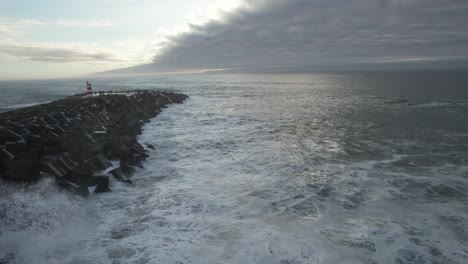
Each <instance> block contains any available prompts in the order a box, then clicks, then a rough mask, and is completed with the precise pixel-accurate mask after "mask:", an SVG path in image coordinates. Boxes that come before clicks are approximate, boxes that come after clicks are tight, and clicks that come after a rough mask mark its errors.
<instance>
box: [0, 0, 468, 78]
mask: <svg viewBox="0 0 468 264" xmlns="http://www.w3.org/2000/svg"><path fill="white" fill-rule="evenodd" d="M467 25H468V1H466V0H211V1H210V0H171V1H166V0H93V1H91V0H81V1H58V0H41V1H39V0H15V1H13V0H0V68H1V71H0V79H23V78H25V79H34V78H63V77H73V76H78V75H83V74H90V73H94V72H106V73H109V74H147V73H181V72H182V73H184V72H186V73H191V72H200V71H206V70H231V71H236V70H243V69H244V70H246V71H247V70H254V69H257V70H278V71H281V70H284V69H334V68H344V69H345V68H349V69H353V68H359V67H361V68H362V67H364V68H366V67H367V68H379V67H380V68H398V67H402V66H404V65H412V66H414V67H425V66H426V67H432V66H434V65H443V66H447V67H451V66H457V67H458V66H460V65H461V66H467V65H468V64H466V62H467V61H468V26H467ZM114 69H117V70H114ZM109 70H114V71H110V72H108V71H109Z"/></svg>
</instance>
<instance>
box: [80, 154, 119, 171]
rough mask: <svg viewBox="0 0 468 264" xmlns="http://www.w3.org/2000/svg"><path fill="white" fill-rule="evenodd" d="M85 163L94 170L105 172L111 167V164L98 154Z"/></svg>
mask: <svg viewBox="0 0 468 264" xmlns="http://www.w3.org/2000/svg"><path fill="white" fill-rule="evenodd" d="M85 162H86V163H87V164H89V165H92V166H93V167H94V168H95V170H105V169H107V168H109V167H110V166H112V164H111V163H110V162H109V161H108V160H107V159H106V158H105V157H104V156H103V155H102V154H98V155H96V156H94V157H92V158H91V159H89V160H87V161H85Z"/></svg>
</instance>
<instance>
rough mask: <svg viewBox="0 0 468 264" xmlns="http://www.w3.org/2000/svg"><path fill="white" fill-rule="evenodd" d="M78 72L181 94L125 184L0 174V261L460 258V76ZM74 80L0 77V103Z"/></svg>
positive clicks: (466, 138) (34, 96)
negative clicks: (78, 185) (76, 186)
mask: <svg viewBox="0 0 468 264" xmlns="http://www.w3.org/2000/svg"><path fill="white" fill-rule="evenodd" d="M80 81H81V82H82V83H80ZM91 81H92V82H93V84H94V88H95V89H96V90H102V91H107V90H129V89H156V90H166V91H177V92H183V93H185V94H187V95H189V96H190V99H189V100H187V101H186V102H185V103H184V104H181V105H171V106H170V107H169V108H168V109H165V110H164V111H163V112H162V113H161V114H160V115H159V116H158V117H156V118H154V119H153V120H152V121H151V122H150V123H148V124H147V125H146V126H145V127H144V131H143V134H142V135H141V136H140V137H139V140H140V141H141V142H142V143H143V144H145V143H148V144H153V145H154V146H155V147H156V149H155V150H148V151H149V152H148V154H149V155H150V157H149V158H148V159H147V160H146V161H145V162H144V163H143V165H144V168H139V169H138V170H137V172H136V173H135V175H134V176H133V178H132V181H133V182H134V185H133V186H128V185H126V184H123V183H119V182H114V183H113V184H112V192H111V193H105V194H98V195H97V194H93V195H91V196H90V197H88V198H86V199H83V198H79V197H75V196H73V195H71V194H69V193H66V192H63V191H61V190H60V189H57V188H56V187H54V184H53V182H52V180H50V179H44V180H43V181H41V182H40V183H39V184H37V185H34V186H21V187H19V186H16V185H11V184H8V183H5V182H3V183H2V184H1V186H0V191H1V198H0V253H1V254H0V258H1V257H2V256H5V255H8V254H10V258H12V256H14V259H15V261H16V263H169V264H173V263H174V264H175V263H177V264H181V263H185V264H187V263H268V264H269V263H280V264H287V263H290V264H293V263H294V264H298V263H303V264H306V263H397V264H400V263H460V264H462V263H468V122H467V121H468V74H467V72H463V71H426V72H417V71H413V72H367V73H364V72H355V73H351V72H348V73H315V74H263V75H257V74H245V75H192V76H166V77H144V78H120V79H95V80H91ZM83 83H84V82H83V81H82V80H60V81H30V82H25V81H23V82H19V81H18V82H12V81H10V82H0V90H2V91H7V92H8V94H9V96H13V97H12V98H17V99H15V100H8V99H6V97H2V98H1V102H0V105H1V108H2V109H3V111H5V110H8V109H13V108H17V107H18V106H19V105H23V104H27V105H32V104H35V103H41V102H47V101H50V100H54V99H57V98H60V97H63V96H65V95H69V94H74V93H77V92H80V91H81V90H84V88H83V87H81V86H83V85H82V84H83ZM12 87H14V88H12ZM82 88H83V89H82ZM26 95H27V96H26Z"/></svg>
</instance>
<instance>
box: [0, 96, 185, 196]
mask: <svg viewBox="0 0 468 264" xmlns="http://www.w3.org/2000/svg"><path fill="white" fill-rule="evenodd" d="M187 98H188V97H187V96H186V95H183V94H177V93H167V92H156V91H146V90H144V91H141V90H140V91H129V92H119V93H113V92H106V93H97V94H94V95H91V96H86V95H83V94H79V95H75V96H71V97H67V98H64V99H61V100H57V101H53V102H51V103H47V104H42V105H37V106H32V107H27V108H22V109H17V110H14V111H10V112H5V113H0V176H1V178H3V179H4V180H7V181H16V182H36V181H38V180H39V179H41V178H43V177H54V178H55V179H56V182H57V184H59V185H60V186H61V187H63V188H65V189H67V190H69V191H71V192H73V193H75V194H77V195H81V196H87V195H88V194H89V188H88V187H92V186H96V188H95V189H94V192H106V191H110V189H109V178H110V177H114V178H115V179H117V180H119V181H123V182H127V183H129V184H131V181H130V180H129V176H130V175H131V174H132V172H133V171H134V168H135V166H140V163H141V161H143V160H144V159H145V158H146V157H147V154H146V153H145V152H146V151H145V147H146V148H154V146H152V145H148V146H142V145H141V144H140V143H139V142H138V141H137V136H138V135H139V134H141V131H142V127H143V125H144V124H145V123H147V122H149V120H150V119H151V118H153V117H155V116H157V115H158V114H159V113H160V112H161V111H162V109H163V108H165V107H167V106H168V105H169V104H172V103H182V102H183V101H184V100H185V99H187ZM110 161H115V162H113V163H111V162H110Z"/></svg>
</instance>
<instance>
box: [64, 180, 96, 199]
mask: <svg viewBox="0 0 468 264" xmlns="http://www.w3.org/2000/svg"><path fill="white" fill-rule="evenodd" d="M57 183H58V185H59V186H60V187H62V188H64V189H65V190H67V191H69V192H71V193H73V194H75V195H78V196H81V197H88V196H89V189H88V186H84V185H77V184H75V183H73V182H70V181H68V180H65V179H59V180H57Z"/></svg>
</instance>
